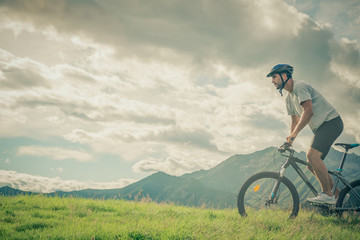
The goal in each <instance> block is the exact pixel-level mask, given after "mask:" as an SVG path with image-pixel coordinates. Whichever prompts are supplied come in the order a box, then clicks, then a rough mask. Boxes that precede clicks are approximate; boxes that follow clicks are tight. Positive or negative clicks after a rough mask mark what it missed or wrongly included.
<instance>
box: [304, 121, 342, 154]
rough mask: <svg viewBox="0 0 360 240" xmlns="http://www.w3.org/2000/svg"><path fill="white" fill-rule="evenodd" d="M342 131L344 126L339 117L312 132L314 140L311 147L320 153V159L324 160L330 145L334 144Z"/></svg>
mask: <svg viewBox="0 0 360 240" xmlns="http://www.w3.org/2000/svg"><path fill="white" fill-rule="evenodd" d="M343 129H344V124H343V121H342V119H341V117H340V116H339V117H336V118H334V119H331V120H330V121H327V122H324V123H323V124H321V126H320V127H319V128H318V129H317V130H316V131H315V132H314V134H315V135H314V138H313V140H312V143H311V147H312V148H315V149H316V150H318V151H320V152H322V156H321V159H322V160H324V159H325V157H326V155H327V154H328V152H329V150H330V148H331V145H332V144H333V143H334V142H335V140H336V139H337V137H338V136H339V135H340V134H341V132H342V131H343Z"/></svg>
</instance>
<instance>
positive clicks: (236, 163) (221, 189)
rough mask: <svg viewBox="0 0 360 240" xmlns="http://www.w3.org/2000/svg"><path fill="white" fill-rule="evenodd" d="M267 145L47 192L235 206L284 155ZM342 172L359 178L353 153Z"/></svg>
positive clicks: (334, 156) (330, 163) (334, 163)
mask: <svg viewBox="0 0 360 240" xmlns="http://www.w3.org/2000/svg"><path fill="white" fill-rule="evenodd" d="M276 150H277V149H276V148H274V147H270V148H267V149H264V150H262V151H257V152H254V153H252V154H238V155H234V156H232V157H230V158H228V159H226V160H225V161H223V162H222V163H220V164H219V165H217V166H215V167H214V168H211V169H208V170H200V171H196V172H193V173H188V174H184V175H182V176H180V177H176V176H171V175H168V174H166V173H163V172H158V173H154V174H153V175H151V176H149V177H146V178H144V179H142V180H140V181H138V182H135V183H133V184H131V185H128V186H126V187H124V188H120V189H110V190H94V189H86V190H81V191H72V192H62V191H57V192H54V193H49V194H47V195H49V196H62V197H69V196H72V197H82V198H95V199H127V200H146V199H151V200H152V201H155V202H159V203H160V202H167V203H175V204H178V205H186V206H195V207H200V206H206V207H213V208H227V207H235V206H236V196H237V193H238V191H239V189H240V187H241V185H242V184H243V183H244V182H245V181H246V179H247V178H249V177H250V176H252V175H253V174H255V173H257V172H261V171H278V170H279V169H280V167H281V166H282V164H283V163H284V161H285V158H284V157H282V156H281V155H280V154H278V153H277V152H276ZM342 155H343V153H342V152H338V151H336V150H335V149H331V150H330V152H329V154H328V156H327V157H326V159H325V164H326V165H327V167H328V168H329V169H331V170H334V169H337V168H338V166H339V163H340V160H341V158H342ZM296 157H298V158H300V159H306V155H305V153H304V152H301V153H296ZM300 168H301V169H302V170H303V171H304V173H305V175H306V176H307V177H308V178H309V179H310V181H311V182H312V183H313V184H314V185H315V187H316V189H318V191H320V186H319V184H318V182H317V180H316V179H315V177H314V176H312V174H311V173H310V172H309V171H307V170H306V167H305V166H300ZM344 169H345V170H344V172H343V174H344V176H346V177H347V179H348V180H349V181H352V180H355V179H359V178H360V159H359V156H357V155H355V154H348V156H347V159H346V163H345V167H344ZM285 176H286V177H288V178H289V179H290V180H291V181H292V182H293V183H294V185H295V186H296V188H297V190H298V192H299V195H300V199H301V201H304V200H305V199H306V198H307V197H308V196H312V193H311V192H310V191H309V190H308V188H307V186H306V185H305V183H304V182H303V181H302V179H301V178H300V177H299V176H298V174H297V173H296V172H295V171H294V170H293V169H292V168H291V167H289V168H288V169H287V170H286V173H285ZM0 194H1V195H17V194H32V193H29V192H22V191H20V190H16V189H12V188H9V187H4V188H1V189H0Z"/></svg>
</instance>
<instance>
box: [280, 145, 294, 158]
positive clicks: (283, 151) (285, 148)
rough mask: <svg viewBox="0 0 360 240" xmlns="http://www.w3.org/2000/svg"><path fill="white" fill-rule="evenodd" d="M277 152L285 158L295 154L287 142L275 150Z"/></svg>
mask: <svg viewBox="0 0 360 240" xmlns="http://www.w3.org/2000/svg"><path fill="white" fill-rule="evenodd" d="M277 151H278V152H279V153H280V154H281V155H283V156H286V157H290V156H292V155H294V152H295V150H294V149H292V145H291V143H289V142H284V144H283V145H281V146H280V147H279V148H278V149H277ZM287 153H288V154H287Z"/></svg>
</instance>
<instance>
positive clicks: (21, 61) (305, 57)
mask: <svg viewBox="0 0 360 240" xmlns="http://www.w3.org/2000/svg"><path fill="white" fill-rule="evenodd" d="M0 13H1V14H0V33H1V34H0V83H1V84H0V106H1V107H0V125H1V126H2V127H1V128H0V185H1V184H3V185H5V184H9V185H13V186H21V188H22V189H36V190H39V191H51V190H52V189H63V190H72V189H84V188H90V187H97V188H102V189H106V188H119V187H124V186H127V185H129V184H131V183H134V182H136V181H139V180H140V179H143V178H145V177H147V176H149V175H150V174H152V173H154V172H157V171H162V172H165V173H167V174H170V175H174V176H180V175H183V174H185V173H189V172H194V171H197V170H200V169H205V170H206V169H210V168H212V167H214V166H216V165H218V164H219V163H221V162H222V161H224V159H227V158H228V157H230V156H233V155H235V154H249V153H252V152H254V151H259V150H261V149H265V148H267V147H268V146H280V145H281V144H282V143H283V142H284V140H285V138H286V137H287V135H288V133H289V129H290V117H289V116H287V113H286V108H285V104H284V98H285V97H281V96H280V94H279V92H278V91H277V90H276V89H275V88H274V86H273V84H272V83H271V79H270V78H266V74H267V73H268V71H269V70H270V69H271V68H272V67H273V66H274V65H276V64H278V63H288V64H291V65H292V66H294V75H293V76H294V79H295V81H298V80H304V81H306V82H308V83H310V84H311V85H312V86H314V87H315V88H316V89H317V90H319V92H321V93H322V94H323V95H324V97H325V98H326V99H327V100H328V101H329V102H330V103H331V104H332V105H333V106H334V107H335V108H336V110H337V111H338V112H339V113H340V115H341V117H342V119H343V121H344V125H345V128H344V131H343V133H342V134H341V136H340V137H339V138H338V139H337V141H336V142H347V143H355V142H357V143H359V142H360V126H359V123H358V119H359V116H360V108H359V106H360V98H359V96H360V80H359V76H360V57H359V56H360V47H359V43H360V31H359V29H360V2H359V1H356V0H350V1H346V2H341V3H338V2H337V1H336V0H327V1H326V0H311V1H304V0H297V1H295V0H283V1H282V0H269V1H265V0H260V1H252V0H243V1H222V2H221V3H219V2H218V1H215V0H209V1H198V2H193V1H171V2H168V1H163V0H156V1H152V2H151V3H150V2H146V1H144V2H142V1H140V2H138V1H136V2H128V1H126V0H121V1H109V0H104V1H97V0H92V1H77V0H68V1H56V0H36V1H21V0H13V1H1V2H0ZM311 138H312V132H311V130H310V129H309V128H308V127H306V128H305V129H304V130H303V131H302V132H301V133H300V134H299V136H298V138H297V139H296V141H295V143H294V148H295V149H298V150H299V151H306V149H307V148H308V146H309V143H310V141H311ZM353 152H355V153H356V154H357V155H360V150H358V149H357V150H355V151H353Z"/></svg>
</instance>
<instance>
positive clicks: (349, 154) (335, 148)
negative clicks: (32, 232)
mask: <svg viewBox="0 0 360 240" xmlns="http://www.w3.org/2000/svg"><path fill="white" fill-rule="evenodd" d="M270 148H273V149H277V147H275V146H271V147H267V148H264V149H262V150H257V151H255V152H253V153H248V154H234V155H232V156H230V157H228V158H226V159H224V160H223V161H221V162H219V163H218V164H217V165H215V166H213V167H212V168H209V169H198V170H195V171H193V172H188V173H184V174H182V175H179V176H177V175H172V174H170V173H166V172H163V171H156V172H153V173H151V174H149V175H148V176H146V177H144V178H141V179H139V180H137V181H134V182H131V183H129V184H127V185H124V186H122V187H118V188H81V189H71V190H63V189H53V190H52V191H50V192H42V191H32V190H31V189H28V190H23V189H21V188H22V187H21V186H19V187H20V188H16V186H10V185H2V184H1V183H0V188H3V187H10V188H12V189H15V190H19V191H22V192H30V193H38V194H41V193H44V194H48V193H56V192H73V191H74V192H77V191H82V190H115V189H123V188H125V187H127V186H130V185H132V184H134V183H137V182H140V181H142V180H145V179H146V178H148V177H151V176H153V175H155V174H158V173H163V174H166V175H168V176H172V177H183V176H184V175H187V174H192V173H196V172H200V171H210V170H212V169H214V168H216V167H218V166H219V165H220V164H222V163H223V162H226V161H227V160H229V159H231V158H233V157H235V156H239V155H252V154H256V153H258V152H263V151H265V150H267V149H270ZM331 149H332V150H333V151H335V152H337V153H343V152H344V151H342V148H341V147H334V146H332V148H331ZM355 149H356V148H355ZM295 152H296V153H298V154H306V152H304V151H296V150H295ZM330 153H331V152H330ZM351 155H356V156H358V157H359V156H360V155H359V154H356V153H354V152H352V151H351V150H350V151H349V152H348V156H351ZM303 160H306V159H303ZM340 160H341V159H339V162H340ZM325 161H326V159H325ZM1 171H2V170H0V173H1ZM0 175H1V174H0ZM48 181H51V179H48Z"/></svg>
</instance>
